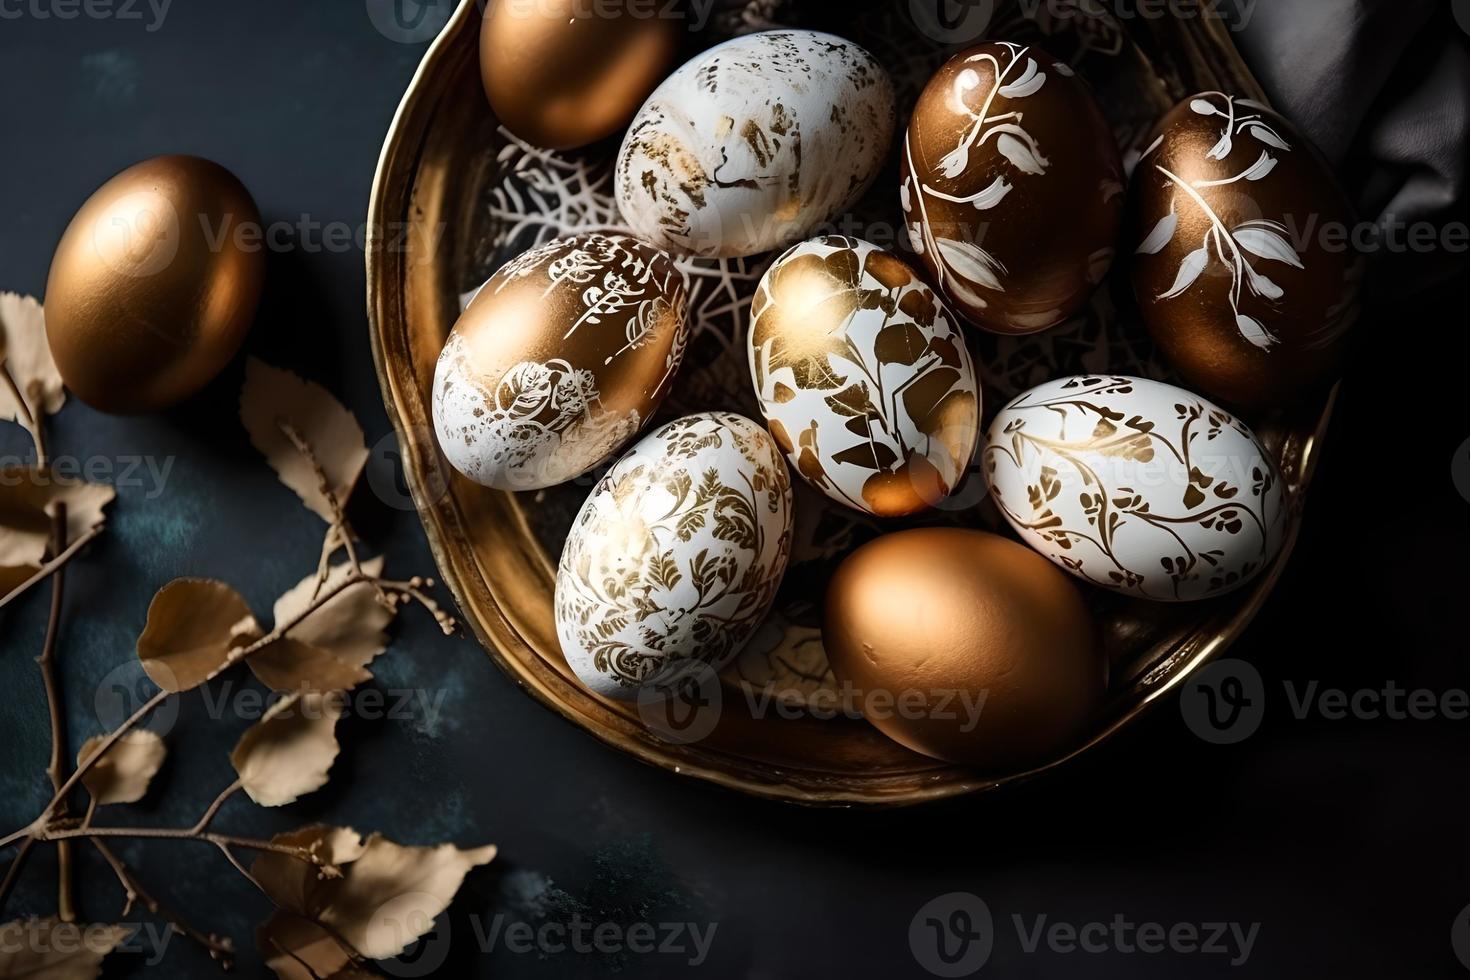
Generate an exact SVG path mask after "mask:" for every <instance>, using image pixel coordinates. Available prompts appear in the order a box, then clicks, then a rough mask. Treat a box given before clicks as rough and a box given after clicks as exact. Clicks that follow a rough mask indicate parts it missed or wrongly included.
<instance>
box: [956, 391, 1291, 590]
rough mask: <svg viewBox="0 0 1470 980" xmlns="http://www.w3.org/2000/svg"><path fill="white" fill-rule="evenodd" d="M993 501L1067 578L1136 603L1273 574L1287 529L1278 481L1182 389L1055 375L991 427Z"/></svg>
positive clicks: (1253, 451)
mask: <svg viewBox="0 0 1470 980" xmlns="http://www.w3.org/2000/svg"><path fill="white" fill-rule="evenodd" d="M983 459H984V470H985V474H986V479H987V481H988V482H989V485H990V493H991V498H992V499H993V500H994V501H995V504H996V506H997V507H998V508H999V509H1000V511H1001V513H1002V514H1004V515H1005V517H1006V519H1007V520H1008V521H1009V522H1010V524H1011V526H1012V527H1013V528H1015V530H1016V533H1018V534H1019V535H1020V536H1021V539H1022V540H1023V541H1025V542H1026V543H1027V544H1029V545H1030V546H1031V547H1033V548H1035V549H1036V550H1037V551H1039V552H1041V553H1042V554H1043V555H1045V556H1046V557H1048V558H1050V559H1051V560H1052V561H1054V562H1056V563H1057V564H1058V565H1060V566H1061V567H1062V568H1064V569H1066V570H1067V571H1069V572H1071V573H1072V574H1073V575H1075V576H1077V577H1078V578H1081V579H1083V580H1085V581H1088V582H1091V583H1093V584H1094V585H1100V586H1103V587H1105V588H1109V589H1113V590H1115V591H1118V592H1122V593H1125V594H1127V595H1131V596H1136V597H1138V598H1143V599H1157V600H1163V601H1176V602H1177V601H1185V600H1193V599H1206V598H1211V597H1214V596H1218V595H1223V594H1225V593H1227V592H1230V591H1233V590H1234V589H1237V588H1239V587H1240V586H1242V585H1245V584H1246V583H1247V582H1249V581H1250V580H1251V579H1252V578H1254V577H1255V576H1257V575H1259V574H1261V572H1263V571H1264V570H1265V569H1266V568H1268V567H1270V565H1271V563H1272V561H1273V560H1274V559H1275V558H1276V555H1277V553H1278V552H1279V551H1280V549H1281V545H1282V542H1283V540H1284V537H1285V529H1286V500H1285V496H1284V493H1285V490H1284V487H1283V485H1282V478H1281V474H1280V473H1279V472H1278V470H1277V468H1276V465H1275V464H1274V462H1273V461H1272V458H1271V455H1270V453H1269V452H1267V450H1266V449H1265V447H1264V446H1262V444H1261V442H1260V440H1259V439H1257V438H1256V436H1255V434H1254V433H1252V432H1251V430H1250V429H1248V428H1247V427H1246V426H1245V424H1244V423H1242V422H1241V421H1240V420H1239V419H1237V418H1235V416H1233V415H1231V414H1230V413H1229V412H1227V411H1225V410H1224V409H1222V408H1220V407H1219V406H1217V405H1214V404H1212V403H1211V402H1208V401H1206V400H1204V399H1203V398H1200V397H1199V396H1198V395H1195V394H1193V393H1191V392H1188V391H1185V390H1184V389H1182V388H1176V387H1174V386H1173V385H1166V384H1161V383H1160V382H1157V381H1147V380H1144V379H1142V378H1127V377H1107V376H1100V375H1099V376H1090V377H1074V378H1062V379H1059V380H1057V381H1051V382H1048V383H1046V384H1044V385H1041V386H1039V387H1036V388H1033V389H1031V390H1030V391H1028V392H1026V393H1025V394H1023V395H1021V396H1019V397H1018V398H1016V399H1015V400H1014V401H1012V402H1011V403H1010V404H1009V405H1007V406H1006V407H1005V408H1003V409H1001V411H1000V414H999V415H997V416H996V417H995V421H994V422H992V423H991V426H990V432H989V435H988V439H987V442H986V446H985V450H984V454H983Z"/></svg>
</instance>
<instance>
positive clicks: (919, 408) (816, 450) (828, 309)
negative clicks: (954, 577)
mask: <svg viewBox="0 0 1470 980" xmlns="http://www.w3.org/2000/svg"><path fill="white" fill-rule="evenodd" d="M748 351H749V355H750V371H751V378H752V380H753V381H754V383H755V393H756V397H757V398H758V399H759V400H760V403H761V410H762V412H763V413H764V415H765V417H766V424H767V425H768V426H769V427H770V430H771V434H772V435H774V436H775V438H776V442H777V443H778V444H779V445H780V446H781V448H782V450H783V451H785V453H786V456H787V458H788V459H789V460H790V461H791V465H792V466H793V467H795V468H796V471H797V472H798V473H800V474H801V475H802V476H803V477H804V478H805V479H806V480H807V481H808V482H809V483H811V484H812V485H813V486H815V487H817V488H818V489H820V490H821V491H822V492H823V493H825V494H826V495H827V496H829V497H831V498H832V499H833V500H836V501H838V502H839V503H843V504H846V505H848V506H849V507H853V508H855V509H857V510H861V511H866V512H867V513H870V514H874V515H877V516H879V517H902V516H905V515H908V514H913V513H916V512H918V511H921V510H925V509H927V508H929V507H932V506H934V505H935V504H937V503H938V502H940V501H941V500H943V499H944V498H945V497H947V496H949V495H950V494H951V493H952V492H953V491H954V490H955V488H956V487H957V486H958V485H959V483H960V480H961V478H962V477H963V476H964V474H965V473H966V471H967V470H968V467H969V464H970V460H971V457H972V456H973V455H974V452H975V443H976V440H977V438H978V436H979V426H980V385H979V382H978V381H977V380H976V376H975V369H974V366H973V364H972V362H971V360H970V354H969V352H968V351H967V350H966V349H965V341H964V338H963V336H961V334H960V328H959V324H958V322H957V321H956V320H955V318H954V317H953V316H952V315H951V313H950V312H949V310H948V309H947V308H946V307H945V304H944V302H943V300H941V299H940V298H939V297H938V296H936V295H935V293H934V291H933V290H932V289H930V288H929V286H928V285H926V284H925V283H924V281H923V280H922V279H920V278H919V276H918V275H917V274H916V273H915V272H914V270H913V269H911V268H910V267H909V266H908V264H907V263H905V262H904V261H903V260H902V259H900V258H898V257H897V256H895V255H893V254H892V253H889V252H886V251H884V250H883V249H880V248H878V247H877V246H876V245H873V244H870V243H869V242H865V241H862V240H861V239H857V238H849V237H845V236H840V235H829V236H825V237H822V238H815V239H812V240H811V241H808V242H802V243H800V244H798V245H795V246H793V247H792V248H790V249H789V250H787V251H786V252H785V253H784V254H783V255H782V256H781V257H780V258H778V259H777V260H776V261H775V263H774V264H773V265H772V266H771V268H770V269H769V270H767V272H766V274H765V276H764V277H763V278H762V279H761V283H760V286H759V287H758V288H757V290H756V295H755V299H754V300H753V301H752V306H751V325H750V333H749V340H748Z"/></svg>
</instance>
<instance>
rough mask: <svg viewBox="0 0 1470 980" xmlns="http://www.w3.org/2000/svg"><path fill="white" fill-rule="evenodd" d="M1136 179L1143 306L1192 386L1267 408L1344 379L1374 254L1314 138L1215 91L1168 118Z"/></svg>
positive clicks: (1135, 245) (1136, 268)
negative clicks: (1362, 243) (1367, 250)
mask: <svg viewBox="0 0 1470 980" xmlns="http://www.w3.org/2000/svg"><path fill="white" fill-rule="evenodd" d="M1133 180H1134V195H1133V200H1134V211H1135V214H1134V220H1133V222H1132V223H1133V224H1134V225H1135V226H1136V227H1135V231H1134V238H1133V240H1132V243H1131V245H1132V251H1133V252H1134V253H1135V255H1134V257H1133V288H1134V293H1135V295H1136V296H1137V299H1138V308H1139V311H1140V313H1141V314H1142V316H1143V320H1144V322H1145V323H1146V324H1147V326H1148V329H1149V332H1150V333H1151V334H1152V335H1153V338H1154V340H1155V341H1156V342H1157V343H1158V345H1159V348H1160V349H1161V350H1162V351H1163V353H1164V355H1165V356H1166V357H1167V358H1168V359H1169V361H1170V363H1171V364H1172V365H1173V367H1174V368H1175V370H1177V371H1178V372H1179V374H1180V376H1181V377H1182V378H1183V379H1184V380H1185V381H1186V382H1187V383H1188V384H1189V385H1190V387H1192V388H1196V389H1198V390H1200V391H1203V392H1205V393H1206V394H1208V395H1211V396H1213V397H1215V398H1220V399H1222V400H1224V401H1226V402H1229V403H1230V404H1233V405H1239V406H1242V407H1246V408H1261V407H1266V406H1270V405H1276V404H1280V403H1283V402H1288V401H1291V400H1295V399H1297V398H1300V397H1302V396H1304V395H1308V394H1310V393H1312V392H1313V391H1314V390H1317V389H1319V388H1320V387H1321V386H1322V385H1323V384H1325V383H1327V382H1329V381H1331V380H1332V379H1333V378H1335V377H1336V376H1337V374H1338V372H1339V369H1340V367H1341V363H1342V354H1343V348H1344V340H1345V338H1346V337H1347V334H1348V331H1349V328H1350V327H1351V326H1352V324H1353V321H1354V320H1355V319H1356V317H1357V313H1358V307H1359V302H1358V294H1359V286H1360V284H1361V282H1362V279H1363V273H1364V266H1365V260H1364V259H1363V257H1362V255H1361V254H1360V253H1359V252H1358V251H1357V250H1356V248H1354V246H1353V244H1352V237H1353V236H1352V235H1351V230H1352V208H1351V205H1350V204H1349V203H1348V201H1347V198H1346V197H1345V196H1344V194H1343V192H1342V190H1341V189H1340V188H1339V187H1338V185H1337V182H1336V181H1335V180H1334V179H1333V176H1332V173H1331V171H1330V170H1329V169H1328V167H1327V165H1326V164H1325V162H1324V161H1323V160H1322V158H1321V156H1320V155H1318V153H1317V151H1316V150H1315V148H1313V147H1312V145H1311V144H1310V143H1309V142H1308V141H1307V139H1306V137H1304V136H1303V135H1302V134H1301V133H1300V132H1298V131H1297V130H1296V128H1295V127H1294V126H1292V125H1291V124H1290V123H1289V122H1287V121H1286V120H1285V119H1283V118H1282V117H1281V116H1279V115H1277V114H1276V113H1275V112H1272V111H1271V110H1270V109H1268V108H1267V107H1266V106H1264V105H1262V104H1261V103H1259V102H1253V101H1251V100H1249V99H1237V98H1233V97H1230V96H1227V95H1223V94H1220V93H1217V92H1206V93H1203V94H1201V95H1196V96H1193V97H1192V98H1189V99H1186V100H1185V101H1184V102H1182V103H1180V104H1179V105H1178V106H1176V107H1175V108H1174V109H1173V110H1172V111H1171V112H1169V113H1168V115H1166V116H1164V118H1163V119H1162V120H1160V122H1159V124H1158V126H1157V128H1156V129H1155V131H1154V134H1153V137H1152V140H1151V141H1150V143H1149V145H1148V147H1147V149H1146V152H1145V153H1144V154H1143V157H1142V159H1141V160H1140V161H1139V164H1138V167H1137V169H1136V170H1135V171H1134V177H1133Z"/></svg>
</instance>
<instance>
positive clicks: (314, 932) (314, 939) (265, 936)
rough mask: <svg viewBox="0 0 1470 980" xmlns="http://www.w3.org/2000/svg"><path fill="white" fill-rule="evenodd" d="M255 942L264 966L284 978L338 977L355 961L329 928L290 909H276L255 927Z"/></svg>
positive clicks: (307, 979) (287, 979) (302, 979)
mask: <svg viewBox="0 0 1470 980" xmlns="http://www.w3.org/2000/svg"><path fill="white" fill-rule="evenodd" d="M255 944H256V946H258V947H259V948H260V955H261V958H262V959H264V960H265V965H266V966H268V967H270V968H271V969H272V970H274V971H275V974H276V976H277V977H280V978H281V980H321V978H322V977H337V976H340V975H341V974H342V971H343V970H345V969H347V968H349V967H350V966H351V964H352V959H351V958H350V957H349V956H348V955H347V952H346V950H344V949H343V948H342V944H341V943H339V942H337V940H335V939H333V938H332V936H331V934H330V933H328V932H327V930H325V929H323V928H322V927H321V926H319V925H317V924H316V923H315V922H312V921H311V920H310V919H303V918H302V917H301V916H299V915H292V914H290V913H289V912H276V913H275V914H274V915H272V916H271V917H270V918H269V919H267V920H266V921H265V923H264V924H263V925H261V926H260V927H259V928H258V929H256V930H255Z"/></svg>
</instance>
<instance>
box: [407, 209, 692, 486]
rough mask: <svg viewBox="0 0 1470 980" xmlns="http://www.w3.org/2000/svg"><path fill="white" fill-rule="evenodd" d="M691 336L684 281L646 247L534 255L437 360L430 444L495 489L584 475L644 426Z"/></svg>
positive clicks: (487, 292)
mask: <svg viewBox="0 0 1470 980" xmlns="http://www.w3.org/2000/svg"><path fill="white" fill-rule="evenodd" d="M688 331H689V323H688V301H687V298H686V294H685V289H684V281H683V277H682V275H681V274H680V273H679V271H678V269H676V268H675V267H674V264H673V262H672V261H671V260H670V259H669V257H668V256H667V255H665V254H664V253H663V252H661V251H659V250H658V249H656V248H654V247H652V246H651V245H646V244H644V243H643V242H640V241H638V240H637V239H634V238H629V237H626V236H616V235H613V236H610V235H601V234H585V235H578V236H575V237H573V238H561V239H557V240H555V241H552V242H549V243H547V244H545V245H542V246H541V247H539V248H535V249H532V250H530V251H528V252H526V253H525V254H523V255H521V256H520V257H518V258H516V259H514V260H512V261H510V262H508V263H506V264H505V265H504V266H502V267H501V269H500V271H499V272H497V273H495V275H494V276H493V277H492V278H491V279H490V281H489V282H487V283H486V284H485V285H484V286H483V287H482V288H481V290H480V292H479V293H478V294H477V295H476V296H475V299H474V300H473V301H472V302H471V303H470V305H469V306H468V307H467V308H466V309H465V311H464V313H463V314H462V315H461V316H460V318H459V322H458V323H456V324H455V326H454V329H453V330H452V331H451V332H450V334H449V339H448V340H447V341H446V343H445V345H444V350H443V352H442V353H441V354H440V355H439V362H438V365H437V366H436V369H435V372H434V387H433V414H434V430H435V432H436V434H437V435H438V438H439V446H440V448H441V449H442V450H443V451H444V455H445V456H446V457H447V458H448V460H449V462H450V464H451V465H453V466H454V468H455V469H457V470H459V471H460V472H461V473H463V474H464V475H465V476H467V477H469V478H470V479H472V480H474V481H475V482H477V483H480V484H483V485H485V486H487V487H493V488H495V489H499V490H537V489H541V488H543V487H549V486H553V485H555V484H557V483H563V482H565V481H567V480H571V479H574V478H576V477H578V476H581V475H582V474H583V473H586V472H587V471H588V470H591V469H593V468H594V467H596V466H598V465H599V464H601V463H602V462H604V461H605V460H607V459H608V458H609V457H610V456H612V455H613V454H614V453H616V452H617V451H618V450H619V449H620V448H622V446H623V445H624V444H626V443H627V442H628V441H629V440H630V439H631V438H632V437H633V436H634V435H635V434H636V433H637V432H638V430H639V429H641V428H642V427H643V426H644V425H645V424H646V423H647V421H648V419H649V417H650V416H652V415H653V412H654V410H655V409H657V408H658V406H659V403H660V402H662V401H663V399H664V397H665V396H666V395H667V394H668V392H669V388H670V386H671V385H672V383H673V379H674V374H675V372H676V371H678V369H679V362H680V361H681V360H682V358H683V356H684V347H685V344H686V343H687V339H688Z"/></svg>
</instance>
